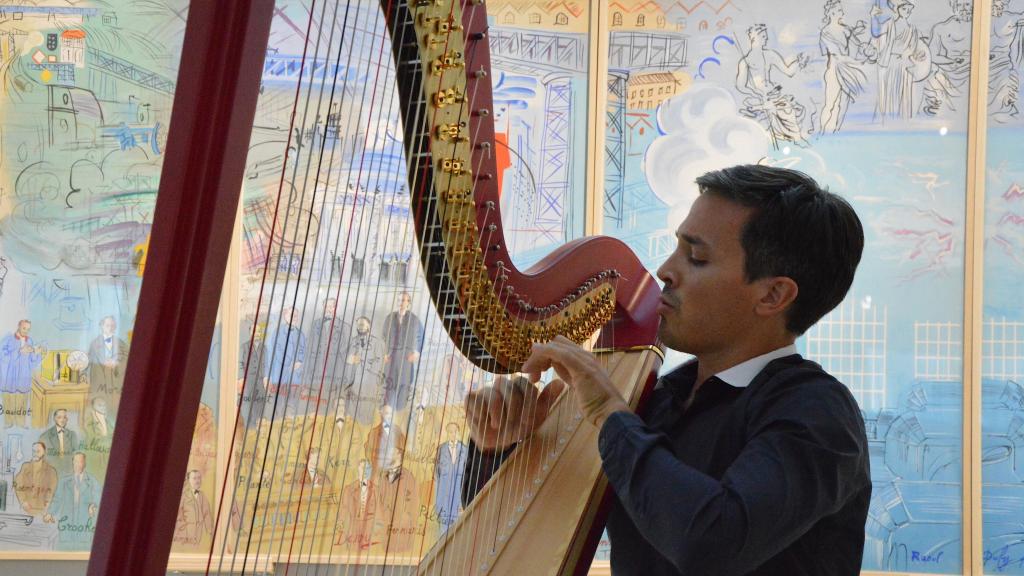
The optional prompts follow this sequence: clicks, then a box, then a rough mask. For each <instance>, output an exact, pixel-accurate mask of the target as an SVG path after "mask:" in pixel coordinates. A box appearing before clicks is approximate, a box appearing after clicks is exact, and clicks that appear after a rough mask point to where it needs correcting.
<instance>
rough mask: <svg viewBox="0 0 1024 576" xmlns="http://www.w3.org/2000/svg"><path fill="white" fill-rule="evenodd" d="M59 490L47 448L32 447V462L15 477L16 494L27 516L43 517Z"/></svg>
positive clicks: (36, 445)
mask: <svg viewBox="0 0 1024 576" xmlns="http://www.w3.org/2000/svg"><path fill="white" fill-rule="evenodd" d="M56 490H57V469H56V468H54V467H53V466H51V465H50V464H49V463H47V462H46V446H45V445H44V444H43V443H42V442H36V443H35V444H33V445H32V460H30V461H28V462H25V463H24V464H22V465H21V470H18V473H17V474H16V475H15V476H14V494H15V496H17V497H18V502H20V503H21V509H22V510H24V511H25V514H30V515H32V516H41V515H42V514H43V513H44V512H46V508H47V507H48V506H49V505H50V502H52V501H53V494H54V492H55V491H56Z"/></svg>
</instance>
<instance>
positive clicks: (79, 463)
mask: <svg viewBox="0 0 1024 576" xmlns="http://www.w3.org/2000/svg"><path fill="white" fill-rule="evenodd" d="M73 463H74V467H75V474H81V473H82V472H85V455H84V454H75V458H74V461H73Z"/></svg>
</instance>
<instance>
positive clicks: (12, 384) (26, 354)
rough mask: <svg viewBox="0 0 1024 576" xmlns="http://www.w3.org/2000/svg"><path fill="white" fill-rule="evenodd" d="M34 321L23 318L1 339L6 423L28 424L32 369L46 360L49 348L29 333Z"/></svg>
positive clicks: (0, 372) (0, 367) (0, 366)
mask: <svg viewBox="0 0 1024 576" xmlns="http://www.w3.org/2000/svg"><path fill="white" fill-rule="evenodd" d="M30 330H32V322H30V321H28V320H21V321H19V322H18V329H17V330H15V331H14V333H13V334H8V335H7V336H4V338H3V340H0V394H2V397H0V400H2V403H3V409H2V411H3V417H4V425H5V426H6V427H7V428H10V427H12V426H20V427H22V428H27V427H28V417H29V406H28V397H29V393H30V392H32V373H33V372H34V371H36V370H37V369H38V368H39V366H40V365H42V363H43V354H45V353H46V350H45V349H44V348H43V347H42V346H36V344H35V342H34V341H33V340H32V337H31V336H29V335H28V333H29V331H30Z"/></svg>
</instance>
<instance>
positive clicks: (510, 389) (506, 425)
mask: <svg viewBox="0 0 1024 576" xmlns="http://www.w3.org/2000/svg"><path fill="white" fill-rule="evenodd" d="M564 389H565V384H564V383H563V382H562V381H560V380H556V381H554V382H552V383H551V384H548V386H547V387H545V388H544V390H543V391H538V390H537V387H536V386H534V385H532V384H530V382H529V381H528V380H527V379H526V378H523V377H522V376H517V377H514V378H512V379H509V378H507V377H504V376H503V377H500V378H498V379H497V380H496V381H495V383H494V386H491V387H486V388H482V389H480V390H475V391H473V392H470V393H469V394H468V395H466V421H467V422H468V423H469V434H470V436H471V437H472V438H473V442H474V443H475V444H476V445H477V447H478V448H480V449H481V450H484V451H493V450H502V449H504V448H507V447H508V446H511V445H512V444H514V443H516V442H519V441H520V440H522V439H523V438H525V437H527V436H529V435H530V434H532V433H533V431H534V430H536V429H537V426H539V425H540V424H541V422H543V421H544V418H546V417H547V415H548V412H550V411H551V406H552V405H553V404H554V403H555V400H556V399H557V398H558V396H559V395H560V394H561V393H562V391H563V390H564Z"/></svg>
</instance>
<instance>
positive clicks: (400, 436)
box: [364, 404, 405, 476]
mask: <svg viewBox="0 0 1024 576" xmlns="http://www.w3.org/2000/svg"><path fill="white" fill-rule="evenodd" d="M393 419H394V409H393V408H391V406H388V405H387V404H384V405H382V406H381V407H380V424H377V425H376V426H374V427H373V428H371V429H370V433H369V434H367V435H366V444H365V445H364V451H365V452H364V455H365V456H366V459H367V460H369V461H370V464H371V465H372V466H373V473H374V476H376V474H377V472H378V471H379V470H383V469H385V468H387V467H388V466H389V465H390V464H391V463H392V462H394V461H395V460H398V461H401V460H402V459H403V457H404V456H405V432H404V431H403V430H402V429H401V428H400V427H399V426H398V425H397V424H395V423H394V422H393V421H392V420H393Z"/></svg>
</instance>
